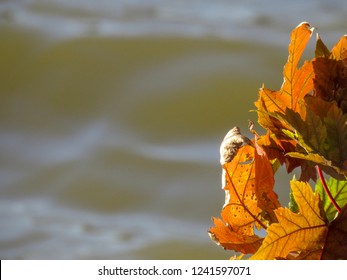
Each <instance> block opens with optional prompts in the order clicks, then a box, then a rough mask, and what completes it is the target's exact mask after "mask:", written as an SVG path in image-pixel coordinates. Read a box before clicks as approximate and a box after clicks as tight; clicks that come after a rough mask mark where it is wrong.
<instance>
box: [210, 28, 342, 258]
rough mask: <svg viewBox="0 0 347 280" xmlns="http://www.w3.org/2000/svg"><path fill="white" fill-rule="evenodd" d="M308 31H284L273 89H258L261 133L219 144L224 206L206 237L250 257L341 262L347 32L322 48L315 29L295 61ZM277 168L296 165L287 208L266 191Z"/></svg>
mask: <svg viewBox="0 0 347 280" xmlns="http://www.w3.org/2000/svg"><path fill="white" fill-rule="evenodd" d="M313 32H314V28H312V27H311V26H310V25H309V24H308V23H306V22H304V23H301V24H300V25H299V26H297V27H296V28H295V29H294V30H293V31H292V33H291V36H290V44H289V47H288V51H289V56H288V61H287V63H286V64H285V66H284V71H283V77H284V80H283V84H282V86H281V88H280V89H279V90H270V89H268V88H265V87H264V86H262V88H261V89H260V90H259V98H258V100H257V101H256V102H255V106H256V112H257V115H258V123H259V124H260V125H261V126H262V127H263V128H264V129H265V130H266V133H265V134H264V135H258V134H257V133H256V132H255V131H254V129H253V126H252V127H251V132H252V133H253V134H254V139H252V141H245V137H244V136H242V135H241V134H240V132H239V130H234V131H233V133H232V134H229V135H227V136H228V137H226V138H225V139H224V141H223V143H222V147H223V154H222V153H221V155H222V156H223V157H222V158H225V160H221V164H222V168H223V175H222V182H223V186H222V187H223V189H224V190H225V203H224V206H223V209H222V211H221V218H213V222H214V227H211V228H210V230H209V235H210V237H211V239H212V240H213V241H215V242H216V243H217V244H218V245H220V246H222V247H223V248H224V249H227V250H234V251H236V252H240V253H242V254H251V256H250V258H251V259H347V179H346V177H347V35H345V36H342V38H341V39H340V40H339V41H338V42H337V43H336V45H335V46H334V47H333V48H332V49H331V50H329V49H328V48H327V47H326V46H325V44H324V43H323V41H322V39H321V38H320V37H319V35H318V34H317V40H316V48H315V53H314V58H313V59H311V60H309V61H305V62H303V63H302V65H300V63H301V61H300V60H301V57H302V54H303V52H304V50H305V48H306V46H307V44H308V42H309V40H310V38H311V36H312V34H313ZM235 143H236V144H237V145H235ZM230 145H233V146H232V147H233V149H228V147H230ZM221 151H222V148H221ZM228 153H229V154H228ZM225 155H227V157H224V156H225ZM280 166H285V168H286V170H287V172H288V173H290V172H292V171H293V170H294V169H300V170H301V173H300V178H299V180H292V181H291V182H290V189H291V192H290V197H291V201H290V203H289V206H288V207H283V206H282V205H281V204H280V202H279V200H278V197H277V195H276V193H275V192H274V185H275V180H274V174H275V172H276V171H277V169H278V168H279V167H280ZM322 171H324V173H325V174H326V175H329V176H330V180H329V181H328V182H326V180H325V179H324V175H323V172H322ZM317 174H318V177H319V180H317ZM312 182H313V183H315V187H314V190H313V189H312V187H311V186H310V183H312ZM264 235H265V237H264Z"/></svg>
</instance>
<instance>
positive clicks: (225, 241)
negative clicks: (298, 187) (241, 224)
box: [209, 218, 263, 254]
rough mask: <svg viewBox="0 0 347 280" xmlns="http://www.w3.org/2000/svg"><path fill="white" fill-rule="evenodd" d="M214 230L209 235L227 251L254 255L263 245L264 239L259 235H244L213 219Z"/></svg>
mask: <svg viewBox="0 0 347 280" xmlns="http://www.w3.org/2000/svg"><path fill="white" fill-rule="evenodd" d="M213 223H214V224H215V227H214V228H211V229H210V231H209V235H210V237H211V239H212V240H213V241H214V242H216V243H217V244H218V245H220V246H222V247H223V248H224V249H226V250H234V251H237V252H241V253H243V254H254V253H255V252H256V251H257V250H258V248H259V247H260V245H261V242H262V240H263V239H262V238H260V237H259V236H257V235H251V236H249V235H242V234H239V233H237V232H235V231H234V230H233V228H232V227H231V226H230V225H228V224H225V223H224V222H223V221H222V220H220V219H217V218H213Z"/></svg>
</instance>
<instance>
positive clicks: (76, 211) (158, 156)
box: [0, 0, 346, 259]
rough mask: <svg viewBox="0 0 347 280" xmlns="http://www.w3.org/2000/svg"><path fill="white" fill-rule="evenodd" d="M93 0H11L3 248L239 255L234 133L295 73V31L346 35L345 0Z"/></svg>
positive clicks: (2, 47)
mask: <svg viewBox="0 0 347 280" xmlns="http://www.w3.org/2000/svg"><path fill="white" fill-rule="evenodd" d="M92 2H93V1H90V2H88V3H89V5H87V4H85V2H84V1H79V0H74V1H62V0H51V1H47V2H42V1H37V0H32V1H15V0H11V1H2V3H0V35H1V37H0V77H1V78H0V95H1V102H0V258H1V259H227V258H229V257H230V256H232V255H233V252H225V251H224V250H223V249H222V248H221V247H218V246H217V245H215V244H214V243H213V242H212V241H211V240H210V239H209V237H208V234H207V231H208V229H209V227H210V226H211V225H212V223H211V216H218V215H219V213H220V210H221V207H222V205H223V203H224V192H223V190H222V189H221V186H220V182H221V168H220V166H219V145H220V142H221V140H222V139H223V137H224V135H225V133H226V132H227V131H228V130H229V129H230V128H232V127H233V126H235V125H238V126H240V127H241V130H242V132H244V133H245V134H247V135H249V133H248V132H247V124H248V119H252V120H254V121H256V114H255V113H254V112H253V113H251V112H249V110H252V109H254V105H253V102H254V101H255V100H256V99H257V94H258V93H257V92H258V88H259V87H260V86H261V85H262V83H265V85H266V86H267V87H269V88H273V89H277V88H279V87H280V85H281V84H282V69H283V65H284V63H285V61H286V59H287V49H286V46H287V43H288V42H289V32H290V30H291V29H292V28H294V27H295V25H297V24H299V23H300V22H301V21H303V20H308V21H311V19H312V21H313V22H312V23H313V24H315V25H317V26H318V27H321V28H325V29H323V30H325V31H327V32H326V33H327V34H330V35H332V37H333V36H335V35H336V34H337V33H338V36H336V37H335V38H334V40H337V39H338V38H339V37H340V36H341V35H342V34H343V32H345V28H344V27H345V26H346V20H345V17H344V15H345V12H344V11H345V8H343V7H345V6H343V5H340V4H339V3H338V1H329V4H327V3H326V2H324V1H318V2H319V3H321V5H316V6H312V7H311V8H310V9H306V10H305V9H298V6H297V5H296V4H298V3H300V4H302V1H296V0H293V1H290V2H288V1H286V2H285V1H283V2H282V1H279V3H280V4H279V6H278V7H277V8H276V7H275V6H273V7H271V9H268V8H267V7H265V6H264V5H265V4H264V3H265V2H266V3H267V1H265V2H264V3H263V2H262V3H261V4H259V3H260V2H257V1H233V4H231V2H230V3H229V2H228V1H216V2H214V4H213V5H211V3H210V1H201V2H199V3H200V4H199V5H197V4H196V3H197V2H195V1H193V0H190V1H186V2H184V4H182V3H183V2H182V3H181V2H179V3H178V2H177V3H176V2H174V1H164V0H163V1H162V2H157V1H151V0H146V1H141V2H138V3H137V2H136V1H132V2H133V4H131V5H130V4H129V6H128V5H125V4H122V3H121V4H120V2H110V1H100V2H98V3H99V4H98V5H96V4H95V6H93V5H92V4H91V3H92ZM95 3H96V2H95ZM247 3H253V4H252V5H251V6H247ZM305 3H306V2H305ZM307 3H309V4H310V3H311V2H310V1H308V2H307ZM323 3H324V5H323ZM309 4H307V5H309ZM90 5H91V6H90ZM186 5H187V6H186ZM271 5H272V4H271ZM249 7H252V9H250V8H249ZM264 7H265V8H266V9H265V8H264ZM305 7H306V8H307V6H305ZM270 10H271V11H270ZM287 14H288V15H289V14H291V15H293V17H285V16H283V15H287ZM322 15H324V16H322ZM313 19H315V21H314V20H313ZM323 19H324V20H323ZM321 30H322V29H321ZM202 31H203V32H202ZM328 31H329V32H328ZM340 31H341V32H340ZM323 34H324V33H323ZM223 38H224V39H223ZM323 38H326V37H323ZM279 42H280V43H279ZM330 43H331V41H330ZM328 45H329V46H331V45H332V44H328ZM256 129H257V130H258V131H259V132H262V131H261V129H260V128H259V127H256ZM249 136H250V135H249ZM288 177H289V176H285V175H284V172H283V171H281V172H279V174H278V175H277V177H276V191H277V192H278V194H279V196H280V199H281V201H282V202H283V203H286V202H287V201H288V199H287V198H288Z"/></svg>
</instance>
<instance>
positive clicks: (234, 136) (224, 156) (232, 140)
mask: <svg viewBox="0 0 347 280" xmlns="http://www.w3.org/2000/svg"><path fill="white" fill-rule="evenodd" d="M244 143H247V144H249V145H253V144H252V142H251V140H249V139H248V138H247V137H246V136H243V135H242V134H241V132H240V128H238V127H237V126H235V127H234V128H233V129H231V130H230V131H229V132H228V133H227V135H225V137H224V139H223V141H222V144H221V146H220V163H221V165H224V164H225V163H227V162H231V161H232V159H233V158H234V157H235V155H236V153H237V151H238V149H240V147H241V146H242V145H243V144H244Z"/></svg>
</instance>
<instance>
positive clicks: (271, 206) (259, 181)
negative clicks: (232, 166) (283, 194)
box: [254, 141, 280, 222]
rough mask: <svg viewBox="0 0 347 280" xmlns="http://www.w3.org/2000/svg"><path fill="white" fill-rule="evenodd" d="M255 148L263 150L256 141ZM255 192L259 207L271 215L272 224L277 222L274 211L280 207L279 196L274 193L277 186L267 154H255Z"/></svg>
mask: <svg viewBox="0 0 347 280" xmlns="http://www.w3.org/2000/svg"><path fill="white" fill-rule="evenodd" d="M255 147H256V149H257V151H258V150H262V148H261V147H260V146H258V143H257V141H255ZM254 163H255V186H256V188H255V190H256V196H257V198H258V206H259V207H260V208H261V209H262V210H263V211H265V212H266V213H267V214H269V216H270V218H271V222H275V221H276V222H277V219H276V217H275V215H274V214H273V211H274V210H275V209H276V208H278V207H280V203H279V201H278V196H277V194H276V193H275V192H274V191H273V189H274V185H275V178H274V172H273V169H272V166H271V163H270V161H269V159H268V158H267V155H266V153H265V152H264V151H263V152H261V153H260V152H255V155H254Z"/></svg>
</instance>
